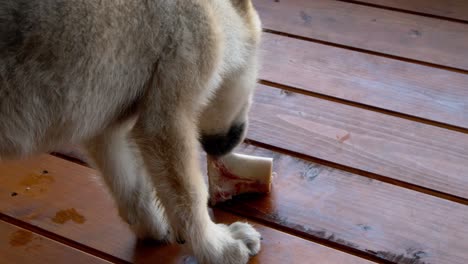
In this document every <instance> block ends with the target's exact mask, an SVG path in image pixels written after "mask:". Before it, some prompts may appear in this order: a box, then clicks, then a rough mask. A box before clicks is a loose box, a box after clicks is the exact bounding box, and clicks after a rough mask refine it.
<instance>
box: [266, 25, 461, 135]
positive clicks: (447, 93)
mask: <svg viewBox="0 0 468 264" xmlns="http://www.w3.org/2000/svg"><path fill="white" fill-rule="evenodd" d="M261 48H262V53H263V56H262V69H261V71H260V75H259V76H260V78H261V79H264V80H267V81H271V82H275V83H279V84H285V85H288V86H293V87H296V88H300V89H303V90H307V91H311V92H315V93H320V94H325V95H328V96H333V97H336V98H340V99H344V100H348V101H353V102H357V103H361V104H366V105H370V106H374V107H378V108H383V109H386V110H390V111H394V112H400V113H404V114H407V115H411V116H416V117H420V118H424V119H428V120H433V121H437V122H440V123H444V124H449V125H453V126H458V127H464V128H468V75H467V74H462V73H456V72H453V71H447V70H442V69H437V68H432V67H427V66H422V65H418V64H413V63H407V62H403V61H398V60H393V59H388V58H384V57H379V56H374V55H369V54H364V53H361V52H355V51H350V50H346V49H340V48H336V47H331V46H327V45H322V44H317V43H313V42H307V41H303V40H298V39H293V38H286V37H282V36H278V35H275V34H269V33H265V34H264V35H263V43H262V46H261ZM428 77H429V78H428Z"/></svg>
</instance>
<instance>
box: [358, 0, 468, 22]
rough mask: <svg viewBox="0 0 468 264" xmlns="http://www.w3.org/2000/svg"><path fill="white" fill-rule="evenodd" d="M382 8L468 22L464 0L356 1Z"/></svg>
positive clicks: (467, 11)
mask: <svg viewBox="0 0 468 264" xmlns="http://www.w3.org/2000/svg"><path fill="white" fill-rule="evenodd" d="M357 2H362V3H369V4H373V5H379V6H383V7H391V8H397V9H400V10H407V11H412V12H417V13H425V14H429V15H435V16H441V17H447V18H453V19H460V20H465V21H468V5H467V4H466V1H465V0H358V1H357Z"/></svg>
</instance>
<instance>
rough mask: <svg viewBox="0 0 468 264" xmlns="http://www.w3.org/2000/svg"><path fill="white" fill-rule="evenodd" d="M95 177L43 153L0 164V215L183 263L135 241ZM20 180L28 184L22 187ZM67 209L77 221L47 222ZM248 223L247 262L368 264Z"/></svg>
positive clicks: (223, 216) (175, 250) (219, 217)
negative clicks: (255, 248) (254, 252)
mask: <svg viewBox="0 0 468 264" xmlns="http://www.w3.org/2000/svg"><path fill="white" fill-rule="evenodd" d="M44 170H47V174H44V173H43V171H44ZM44 175H47V176H48V177H45V178H44V177H43V176H44ZM37 176H41V177H43V178H40V179H39V180H38V181H34V180H31V178H32V179H38V177H37ZM96 177H97V173H96V172H95V171H94V170H92V169H90V168H87V167H84V166H81V165H78V164H75V163H72V162H68V161H65V160H63V159H59V158H56V157H52V156H49V155H43V156H40V157H38V158H35V159H30V160H27V161H22V162H19V161H15V162H6V163H3V164H0V195H1V196H2V197H4V198H3V199H0V211H1V212H2V213H4V214H6V215H9V216H11V217H15V218H17V219H21V220H23V221H26V222H28V223H31V224H33V225H35V226H38V227H41V228H43V229H46V230H48V231H50V232H53V233H56V234H58V235H60V236H63V237H66V238H68V239H72V240H74V241H76V242H78V243H81V244H84V245H87V246H89V247H92V248H95V249H97V250H99V251H102V252H105V253H108V254H110V255H112V256H115V257H117V258H120V259H122V260H125V261H132V262H137V263H189V262H188V261H189V260H190V257H189V255H187V251H186V250H185V249H184V248H183V247H179V246H176V245H170V246H169V245H159V246H155V245H148V244H142V243H138V241H137V240H136V239H135V237H134V235H133V234H132V233H131V231H130V230H129V228H128V227H127V226H126V224H124V223H123V222H122V221H121V220H120V218H119V217H118V216H117V210H116V209H115V206H114V203H113V201H112V200H111V198H110V196H109V194H108V193H107V190H106V189H105V188H104V187H103V186H102V184H101V183H100V180H99V179H98V178H96ZM25 182H27V183H34V184H32V185H29V186H26V185H25V184H24V183H25ZM28 187H29V189H27V188H28ZM12 194H15V195H13V196H12ZM70 209H74V210H75V212H74V214H75V215H79V216H81V217H78V218H79V219H81V221H76V222H74V221H68V222H65V223H57V221H54V220H53V219H54V218H55V216H56V213H57V212H60V211H61V210H70ZM214 218H215V220H216V221H217V222H224V223H232V222H234V221H238V220H244V219H240V218H239V217H237V216H235V215H232V214H229V213H226V212H222V211H221V210H214ZM249 222H252V223H253V224H254V225H255V227H256V228H257V229H258V230H259V231H260V232H261V234H262V236H263V241H262V243H263V249H262V250H261V252H260V254H259V255H258V256H256V257H255V258H253V260H252V261H251V263H287V262H290V261H292V263H307V262H308V261H309V260H311V259H314V260H316V261H320V262H321V263H369V262H368V261H367V260H364V259H361V258H358V257H355V256H352V255H349V254H346V253H343V252H341V251H337V250H334V249H330V248H327V247H324V246H321V245H319V244H316V243H313V242H310V241H307V240H304V239H301V238H298V237H294V236H291V235H288V234H286V233H283V232H280V231H277V230H274V229H271V228H268V227H265V226H263V225H261V224H258V223H256V222H255V221H251V220H249ZM322 260H323V261H322Z"/></svg>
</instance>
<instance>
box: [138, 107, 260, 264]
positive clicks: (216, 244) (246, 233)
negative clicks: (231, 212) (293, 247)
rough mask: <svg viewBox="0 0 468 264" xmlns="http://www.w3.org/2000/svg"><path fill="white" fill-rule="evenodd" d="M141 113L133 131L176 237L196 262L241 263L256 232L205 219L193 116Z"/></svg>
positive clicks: (253, 250)
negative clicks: (157, 116) (157, 117)
mask: <svg viewBox="0 0 468 264" xmlns="http://www.w3.org/2000/svg"><path fill="white" fill-rule="evenodd" d="M146 114H148V113H143V114H142V116H141V117H140V120H139V121H138V122H137V125H136V127H135V134H134V137H135V140H136V141H137V142H138V146H139V148H140V150H141V153H142V155H143V158H144V161H145V164H146V165H147V168H148V171H149V174H150V175H151V178H152V180H153V181H154V184H155V187H156V190H157V193H158V196H159V198H160V201H161V203H162V204H163V206H164V208H165V209H166V213H167V215H168V219H169V222H170V225H171V227H172V228H171V230H173V231H174V234H175V235H176V240H177V242H178V243H180V244H184V243H187V244H188V246H189V247H190V248H191V249H192V250H193V253H194V254H195V256H196V257H197V259H198V261H199V262H200V263H209V264H211V263H213V264H220V263H223V264H241V263H242V264H243V263H247V261H248V259H249V256H252V255H255V254H257V253H258V251H259V250H260V234H259V233H258V232H257V231H255V229H253V228H252V226H250V225H249V224H246V223H239V222H238V223H234V224H232V225H230V226H226V225H218V224H215V223H214V222H212V220H211V219H210V217H209V214H208V208H207V202H208V193H207V188H206V185H205V183H204V181H203V178H202V173H201V170H200V168H199V164H198V159H197V156H196V155H197V131H196V127H195V124H194V119H192V118H191V117H189V116H188V115H187V113H167V114H166V115H159V116H163V118H162V120H156V119H155V115H149V114H148V115H146Z"/></svg>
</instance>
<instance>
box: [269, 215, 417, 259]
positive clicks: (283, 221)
mask: <svg viewBox="0 0 468 264" xmlns="http://www.w3.org/2000/svg"><path fill="white" fill-rule="evenodd" d="M268 217H269V218H270V220H271V221H272V222H274V223H277V224H279V225H281V226H284V227H287V228H290V229H294V230H297V231H300V232H302V233H306V234H308V235H311V236H313V237H316V238H319V239H324V240H328V241H331V242H334V243H337V244H340V245H344V246H347V247H350V248H355V249H359V248H360V247H359V245H357V244H354V243H352V242H349V241H346V240H344V239H341V238H339V237H336V236H335V235H334V234H333V233H329V232H327V231H326V230H314V229H311V228H308V227H305V226H303V225H300V224H293V223H291V222H289V219H288V218H287V217H285V216H281V215H279V214H278V213H277V212H273V213H271V214H268ZM415 264H416V263H415ZM417 264H420V263H417Z"/></svg>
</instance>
